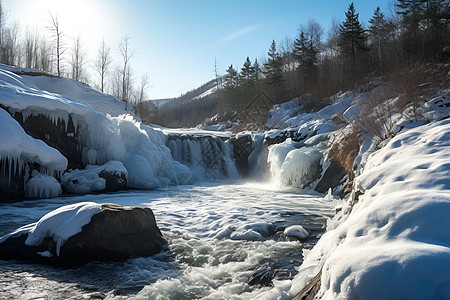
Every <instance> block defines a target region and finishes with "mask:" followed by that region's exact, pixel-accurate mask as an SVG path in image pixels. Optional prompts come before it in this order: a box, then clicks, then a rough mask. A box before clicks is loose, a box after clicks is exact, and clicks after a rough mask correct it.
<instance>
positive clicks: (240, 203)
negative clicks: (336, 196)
mask: <svg viewBox="0 0 450 300" xmlns="http://www.w3.org/2000/svg"><path fill="white" fill-rule="evenodd" d="M83 201H93V202H98V203H116V204H120V205H139V206H148V207H150V208H151V209H152V210H153V212H154V213H155V216H156V220H157V222H158V225H159V227H160V229H161V231H162V232H163V234H164V236H165V238H166V239H167V241H168V246H167V249H166V250H165V251H162V252H161V253H159V254H157V255H155V256H152V257H148V258H137V259H131V260H128V261H126V262H111V263H100V262H91V263H89V264H87V265H85V266H83V267H80V268H76V269H62V268H56V267H49V266H42V265H36V264H28V263H24V262H17V261H0V299H103V298H113V299H129V298H133V299H230V298H232V299H251V298H254V297H256V296H257V295H260V294H261V293H264V292H265V291H267V290H268V289H270V288H271V287H270V286H269V285H267V284H266V285H265V284H264V281H261V280H259V279H261V278H265V276H268V277H270V278H272V277H273V278H275V280H278V281H282V280H288V279H290V278H292V277H293V276H294V275H295V273H296V269H297V268H298V266H299V265H300V264H301V263H302V250H303V249H309V248H312V246H313V245H314V244H315V243H316V242H317V240H318V238H319V237H320V235H321V234H322V233H323V232H324V230H325V227H326V220H327V219H328V218H329V217H331V216H332V214H333V212H334V210H333V209H334V206H335V205H334V204H335V203H333V201H331V200H329V199H327V197H324V195H322V194H317V193H315V192H312V191H277V190H275V189H271V185H269V184H252V183H247V184H242V183H236V182H228V181H220V182H215V183H204V184H196V185H185V186H173V187H170V188H166V189H155V190H131V191H125V192H118V193H109V194H91V195H82V196H64V197H58V198H53V199H41V200H34V201H24V202H18V203H2V204H0V236H3V235H4V234H7V233H9V232H11V231H13V230H14V229H16V228H18V227H20V226H23V225H25V224H29V223H32V222H36V221H37V220H39V218H40V217H42V216H43V215H44V214H46V213H47V212H49V211H51V210H54V209H56V208H58V207H60V206H63V205H67V204H72V203H77V202H83ZM291 225H302V226H303V227H304V228H306V229H307V230H308V232H309V233H310V234H311V236H310V238H308V239H307V240H306V241H303V242H301V241H299V240H295V239H293V238H289V237H286V236H284V235H283V234H282V233H283V230H284V228H286V227H288V226H291ZM268 282H270V280H269V281H268ZM266 283H267V282H266Z"/></svg>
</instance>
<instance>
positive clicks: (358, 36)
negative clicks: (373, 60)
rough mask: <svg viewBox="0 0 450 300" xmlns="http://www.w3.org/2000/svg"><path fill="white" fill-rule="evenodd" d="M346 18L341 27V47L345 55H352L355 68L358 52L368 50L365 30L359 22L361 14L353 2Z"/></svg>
mask: <svg viewBox="0 0 450 300" xmlns="http://www.w3.org/2000/svg"><path fill="white" fill-rule="evenodd" d="M345 17H346V20H345V21H344V23H342V24H341V26H340V27H341V28H340V29H339V34H340V37H341V38H340V43H339V44H340V48H341V53H342V54H344V56H348V55H350V57H351V61H352V66H353V69H355V68H356V58H357V52H358V51H359V50H368V48H367V46H366V35H365V30H364V29H363V28H362V26H361V23H359V20H358V17H359V14H357V13H356V12H355V6H354V5H353V2H352V3H351V4H350V6H349V8H348V11H347V12H346V13H345Z"/></svg>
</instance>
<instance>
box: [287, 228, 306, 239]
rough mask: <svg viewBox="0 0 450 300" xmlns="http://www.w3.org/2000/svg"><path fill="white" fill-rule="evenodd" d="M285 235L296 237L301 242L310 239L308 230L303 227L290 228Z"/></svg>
mask: <svg viewBox="0 0 450 300" xmlns="http://www.w3.org/2000/svg"><path fill="white" fill-rule="evenodd" d="M283 234H284V235H286V236H292V237H296V238H298V239H301V240H306V239H307V238H308V237H309V233H308V231H306V229H305V228H303V226H301V225H292V226H289V227H287V228H286V229H285V230H284V232H283Z"/></svg>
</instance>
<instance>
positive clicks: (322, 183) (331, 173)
mask: <svg viewBox="0 0 450 300" xmlns="http://www.w3.org/2000/svg"><path fill="white" fill-rule="evenodd" d="M345 175H347V173H346V171H345V169H344V168H343V167H342V166H341V165H339V164H338V163H336V162H335V161H334V160H332V161H331V163H330V165H329V166H328V168H327V169H326V170H325V173H324V174H323V176H322V177H321V178H320V180H319V182H318V183H317V184H316V187H315V190H316V191H318V192H319V193H326V192H327V191H328V189H330V188H331V189H334V188H335V187H337V186H338V185H339V183H340V182H341V180H342V179H343V178H344V176H345Z"/></svg>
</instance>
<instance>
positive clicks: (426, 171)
mask: <svg viewBox="0 0 450 300" xmlns="http://www.w3.org/2000/svg"><path fill="white" fill-rule="evenodd" d="M356 188H357V189H358V190H360V191H362V192H363V193H364V194H363V195H362V196H360V197H359V202H358V203H357V204H356V205H355V206H354V207H353V210H352V212H351V213H350V214H349V215H338V216H337V217H335V220H334V222H330V224H329V227H331V228H330V229H331V230H329V231H328V232H327V233H325V234H324V235H323V236H322V238H321V239H320V240H319V242H318V244H317V245H316V246H315V247H314V248H313V249H312V250H311V251H310V252H307V253H306V257H305V261H304V263H303V264H302V266H301V267H300V270H299V274H298V275H297V276H296V277H295V279H294V280H293V281H292V283H290V284H287V285H286V284H285V283H284V284H280V285H278V286H276V287H275V288H274V289H273V290H272V291H270V292H268V293H267V294H266V295H265V296H266V297H270V296H273V295H274V294H284V293H286V294H284V295H285V296H286V297H293V296H295V295H296V294H297V293H298V292H299V291H300V290H301V289H302V288H303V287H304V286H305V285H306V283H307V282H308V281H309V280H310V279H311V278H312V277H313V276H315V275H316V274H317V273H318V272H319V271H320V269H322V282H321V288H320V291H319V293H318V298H320V299H450V273H449V272H448V266H450V238H449V235H448V233H447V228H449V227H450V219H449V218H448V217H447V216H448V215H449V214H450V193H449V189H450V120H449V119H446V120H442V121H439V122H435V123H430V124H427V125H422V126H419V127H416V128H413V129H409V130H407V131H405V132H402V133H400V134H398V135H397V136H396V137H395V138H393V139H392V140H391V141H389V142H388V143H387V144H386V145H385V147H383V148H382V149H380V150H379V151H376V152H375V153H373V154H372V155H371V156H370V157H369V159H368V160H367V164H366V166H365V168H364V169H363V170H362V173H361V175H360V176H358V177H357V178H356ZM347 209H348V208H347ZM344 210H345V209H344ZM332 227H334V229H333V228H332ZM283 291H284V292H283ZM262 299H264V296H263V297H262Z"/></svg>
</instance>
